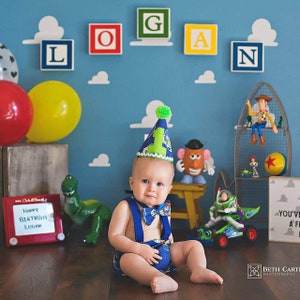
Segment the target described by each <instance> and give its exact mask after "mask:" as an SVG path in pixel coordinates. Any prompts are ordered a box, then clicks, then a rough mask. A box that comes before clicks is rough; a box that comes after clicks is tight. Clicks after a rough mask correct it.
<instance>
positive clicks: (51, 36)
mask: <svg viewBox="0 0 300 300" xmlns="http://www.w3.org/2000/svg"><path fill="white" fill-rule="evenodd" d="M38 28H39V31H38V32H37V33H36V34H35V35H34V38H33V39H28V40H23V44H39V43H40V42H41V41H42V40H60V39H61V38H62V37H63V35H64V29H63V27H61V26H59V25H58V22H57V20H56V18H55V17H52V16H46V17H44V18H42V19H41V20H40V22H39V26H38Z"/></svg>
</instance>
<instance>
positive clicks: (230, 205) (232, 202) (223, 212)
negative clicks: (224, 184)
mask: <svg viewBox="0 0 300 300" xmlns="http://www.w3.org/2000/svg"><path fill="white" fill-rule="evenodd" d="M232 214H238V215H240V219H243V213H242V210H241V209H240V207H239V205H238V203H237V199H236V196H235V195H232V194H231V192H230V191H228V190H221V188H219V189H218V192H217V195H216V201H215V202H214V204H213V205H212V206H211V207H210V209H209V216H210V220H209V222H208V223H206V224H205V227H206V228H211V227H212V226H214V225H215V224H217V223H218V222H220V221H221V220H224V221H226V222H229V223H230V224H231V225H233V226H234V227H235V228H236V229H237V230H240V231H243V230H244V229H245V226H244V224H243V223H240V222H238V221H236V220H234V219H233V217H232V216H231V215H232Z"/></svg>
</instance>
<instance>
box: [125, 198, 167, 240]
mask: <svg viewBox="0 0 300 300" xmlns="http://www.w3.org/2000/svg"><path fill="white" fill-rule="evenodd" d="M125 200H126V201H127V202H128V203H129V206H130V209H131V212H132V218H133V223H134V232H135V240H136V242H140V243H143V242H144V233H143V228H142V218H141V213H140V209H139V206H138V203H140V205H141V206H143V207H145V205H144V204H143V203H141V202H137V200H135V199H134V198H133V197H128V198H126V199H125ZM167 201H168V200H167ZM160 220H161V222H162V228H163V229H162V235H161V239H162V240H167V239H168V238H169V236H170V234H171V226H170V222H169V219H168V217H167V216H160Z"/></svg>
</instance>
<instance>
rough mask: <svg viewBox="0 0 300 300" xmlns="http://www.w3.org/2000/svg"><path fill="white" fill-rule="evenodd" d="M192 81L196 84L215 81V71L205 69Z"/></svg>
mask: <svg viewBox="0 0 300 300" xmlns="http://www.w3.org/2000/svg"><path fill="white" fill-rule="evenodd" d="M194 82H195V83H196V84H201V83H202V84H204V83H216V80H215V73H214V72H213V71H210V70H207V71H205V72H204V73H203V74H202V75H200V76H199V77H198V78H197V79H196V80H195V81H194Z"/></svg>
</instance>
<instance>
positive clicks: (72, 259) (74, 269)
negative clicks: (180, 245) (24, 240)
mask: <svg viewBox="0 0 300 300" xmlns="http://www.w3.org/2000/svg"><path fill="white" fill-rule="evenodd" d="M259 234H260V235H259V239H258V240H257V241H256V243H255V244H254V245H252V246H251V245H250V246H249V245H248V244H247V243H246V241H244V240H242V239H235V240H230V244H229V248H228V249H226V250H219V249H213V248H207V249H206V254H207V260H208V266H209V267H210V268H211V269H214V270H216V271H217V272H218V273H219V274H220V275H222V276H223V278H224V285H223V286H216V285H210V284H192V283H190V282H189V280H188V271H187V270H186V269H184V270H182V271H180V272H177V273H176V274H174V275H173V277H174V278H175V279H176V280H177V281H178V283H179V289H178V291H177V292H174V293H167V294H162V295H153V294H152V293H151V291H150V288H149V287H145V286H141V285H139V284H137V283H135V282H134V281H133V280H131V279H130V278H128V277H121V276H119V275H117V274H114V272H113V270H112V267H111V257H112V249H111V247H110V246H109V244H108V241H107V237H106V231H105V230H104V231H103V232H102V236H101V240H100V242H99V244H98V245H97V246H96V247H87V246H85V245H82V243H81V238H82V235H83V232H82V231H81V230H78V229H73V231H72V232H71V236H70V237H69V238H68V239H67V240H66V241H64V242H62V243H60V244H48V245H35V246H23V247H18V248H10V249H7V248H6V247H5V246H4V242H3V240H1V242H0V299H3V300H4V299H5V300H27V299H28V300H29V299H30V300H47V299H57V300H60V299H62V300H69V299H70V300H71V299H72V300H74V299H75V300H80V299H84V300H90V299H91V300H94V299H100V300H102V299H103V300H105V299H122V300H126V299H130V300H132V299H138V300H143V299H180V300H184V299H214V300H218V299H234V300H235V299H246V300H251V299H264V300H269V299H284V300H285V299H299V294H300V292H299V289H300V288H299V283H300V270H299V268H300V255H299V254H300V244H288V243H275V242H268V241H267V235H266V232H264V231H262V232H259ZM174 235H175V238H176V239H177V240H182V239H185V237H186V236H187V232H182V231H181V232H175V233H174ZM248 264H250V266H249V270H250V271H248V269H247V266H248ZM255 264H260V265H262V266H263V267H264V268H266V267H269V268H273V270H271V269H268V270H266V269H265V270H264V273H263V274H262V278H261V279H248V276H250V277H251V276H253V275H255V276H256V275H259V274H256V273H255V272H254V271H255V267H256V265H255ZM286 266H287V267H298V270H297V272H296V271H294V272H286V270H285V267H286ZM274 268H276V269H274ZM256 270H257V269H256Z"/></svg>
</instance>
